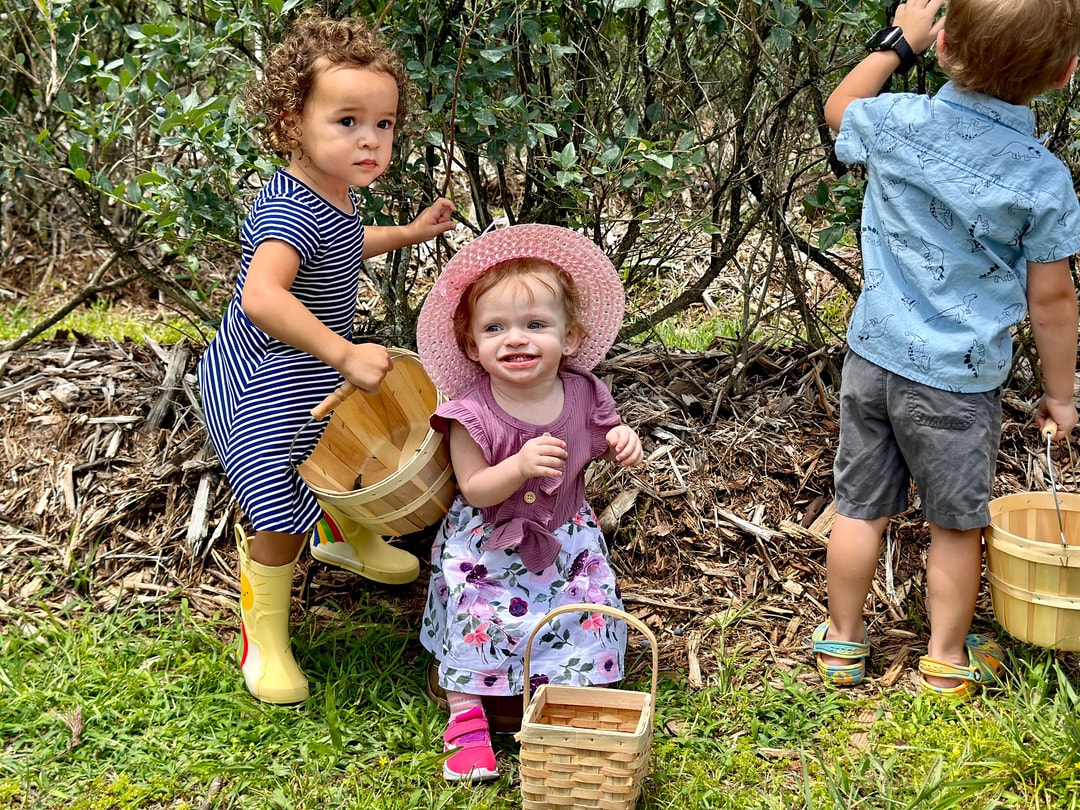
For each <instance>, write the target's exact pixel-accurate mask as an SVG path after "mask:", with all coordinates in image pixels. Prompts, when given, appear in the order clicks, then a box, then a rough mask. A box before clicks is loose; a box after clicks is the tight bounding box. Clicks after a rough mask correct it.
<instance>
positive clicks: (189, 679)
mask: <svg viewBox="0 0 1080 810" xmlns="http://www.w3.org/2000/svg"><path fill="white" fill-rule="evenodd" d="M728 621H729V622H735V621H738V617H737V616H734V617H729V620H728ZM711 637H713V638H717V637H718V638H720V639H722V638H723V633H722V628H721V632H718V633H714V634H713V635H712V636H711ZM234 638H235V617H234V616H231V615H223V616H218V617H215V618H214V619H206V618H203V617H200V616H196V615H194V614H192V613H191V612H190V611H188V610H187V608H186V605H185V603H183V602H180V603H172V604H170V606H169V608H168V609H167V610H165V609H162V610H160V611H159V610H154V609H153V608H150V607H138V608H136V607H131V608H125V609H122V610H118V611H115V612H112V613H100V612H94V611H93V610H92V609H90V608H89V607H88V606H85V605H81V604H75V603H73V604H69V605H68V606H66V608H65V612H64V613H62V614H58V613H48V612H42V613H37V614H35V615H27V614H18V613H13V612H11V611H10V610H8V611H7V612H5V613H4V616H3V623H2V629H0V808H12V809H14V808H26V807H33V808H73V809H76V810H106V809H111V808H175V809H179V808H202V807H213V808H316V807H317V808H344V807H350V808H352V807H363V808H374V809H375V810H395V809H396V808H466V809H467V810H480V808H487V809H488V810H502V808H507V810H509V808H517V807H520V794H519V791H518V788H517V783H516V772H515V765H516V744H515V743H514V742H513V740H512V739H511V738H502V737H501V738H498V741H497V748H498V749H499V756H500V759H501V761H502V763H503V775H502V776H501V777H500V779H499V780H498V781H496V782H494V783H492V784H489V785H486V786H482V787H477V788H472V789H470V788H468V787H464V786H451V785H448V784H447V783H445V782H444V781H443V779H442V776H441V756H440V754H439V749H440V735H441V732H442V728H443V724H444V722H445V718H444V716H443V712H442V711H441V710H440V709H438V708H437V707H436V706H434V705H433V704H432V703H431V702H430V701H429V700H428V699H427V698H426V697H425V696H424V693H423V687H422V684H423V672H424V667H425V666H426V660H425V658H424V656H422V655H421V654H420V650H419V647H418V645H417V643H416V639H415V633H414V632H413V629H412V628H410V627H408V626H405V624H404V623H403V622H402V621H401V619H400V614H399V613H398V611H397V610H396V609H395V605H394V604H393V603H380V604H369V603H366V602H363V601H362V602H361V603H360V604H359V606H358V607H355V608H354V609H352V611H351V612H350V613H348V614H340V615H338V616H337V617H336V618H333V617H332V618H329V619H328V618H326V617H325V616H322V615H320V616H318V617H316V616H315V615H314V614H309V615H308V617H307V618H306V619H305V620H304V621H303V622H302V623H301V624H300V625H299V626H298V627H297V628H295V633H294V646H295V649H296V653H297V658H298V660H299V662H300V664H301V666H302V667H303V668H304V669H305V671H306V672H307V673H308V675H309V678H310V680H311V683H312V697H311V698H310V699H309V700H308V701H307V702H306V703H305V704H303V705H302V706H299V707H294V708H288V707H275V706H268V705H263V704H260V703H257V702H256V701H254V700H253V699H251V698H250V697H249V696H248V695H247V693H246V691H245V690H244V687H243V684H242V681H241V679H240V676H239V673H238V671H237V668H236V665H235V662H234V657H233V652H234V650H233V641H234ZM702 653H703V654H707V655H710V656H712V659H713V660H711V661H709V662H708V663H709V666H708V671H715V672H716V673H717V674H716V676H715V677H714V679H713V682H712V683H711V684H710V685H708V686H707V687H706V688H704V689H700V690H695V689H691V688H689V687H688V686H687V685H686V684H685V683H684V682H683V681H682V680H681V679H679V678H672V677H669V678H665V679H663V680H662V681H661V684H660V688H659V693H658V701H657V714H656V737H655V740H654V743H653V748H652V758H651V763H652V773H651V775H650V777H649V778H648V780H647V782H646V786H645V793H644V795H643V797H642V800H641V802H640V803H639V805H638V806H639V808H641V810H658V809H659V808H672V809H675V808H677V809H678V810H689V809H690V808H792V807H799V808H952V807H957V808H979V810H982V808H987V807H1010V808H1015V807H1030V808H1076V807H1080V719H1078V716H1077V712H1076V710H1075V706H1076V701H1077V697H1078V695H1077V688H1076V685H1075V684H1073V683H1072V682H1070V681H1069V679H1068V678H1067V677H1066V675H1065V674H1064V672H1063V671H1062V669H1061V667H1060V665H1059V664H1058V662H1057V661H1056V660H1055V658H1054V657H1053V656H1052V655H1050V654H1047V653H1043V652H1041V651H1037V650H1032V649H1030V648H1021V650H1020V655H1021V656H1022V657H1019V658H1015V659H1014V660H1013V661H1012V662H1011V663H1012V666H1013V671H1014V673H1016V676H1015V677H1014V678H1013V680H1012V681H1011V682H1010V683H1009V684H1007V685H1006V688H1005V689H1003V690H1001V691H1000V692H996V693H994V694H992V695H990V696H988V697H987V698H985V699H979V700H977V701H975V702H974V703H972V704H969V705H965V706H960V707H956V708H953V707H949V706H943V705H942V704H941V703H940V702H938V701H935V700H932V699H923V698H916V699H914V700H912V699H911V697H910V696H909V695H908V694H906V693H904V692H903V691H901V690H899V689H894V690H886V691H885V692H884V693H883V694H881V695H879V696H874V697H872V698H866V697H863V698H860V699H853V698H852V697H851V696H850V693H845V692H841V691H835V690H825V689H823V688H821V687H820V686H818V685H817V684H816V683H811V684H810V685H805V684H802V683H800V682H799V681H798V680H797V679H796V678H795V677H793V676H792V675H789V674H786V673H783V672H779V671H777V672H770V673H767V674H766V677H765V678H762V677H760V675H755V674H754V673H756V672H759V671H758V670H757V669H756V668H755V667H756V664H755V663H754V662H751V661H746V660H742V659H741V658H740V656H739V653H738V650H729V649H726V648H725V646H724V645H723V643H722V641H721V642H720V643H719V646H717V647H715V648H713V649H712V650H709V651H706V650H703V651H702ZM637 688H642V685H641V684H638V685H637ZM868 714H870V715H873V716H874V717H875V720H874V722H873V723H872V724H870V728H869V731H868V733H866V732H867V729H866V724H865V718H866V717H867V715H868ZM861 732H862V734H860V733H861ZM860 737H861V740H860ZM856 741H859V742H858V743H857V742H856Z"/></svg>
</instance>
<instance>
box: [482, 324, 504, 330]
mask: <svg viewBox="0 0 1080 810" xmlns="http://www.w3.org/2000/svg"><path fill="white" fill-rule="evenodd" d="M501 329H502V327H500V326H499V325H498V324H497V323H489V324H488V325H487V326H485V327H484V331H485V332H498V331H500V330H501Z"/></svg>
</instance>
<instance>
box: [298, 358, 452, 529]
mask: <svg viewBox="0 0 1080 810" xmlns="http://www.w3.org/2000/svg"><path fill="white" fill-rule="evenodd" d="M393 354H394V367H393V368H392V369H391V370H390V372H389V373H387V375H386V377H385V378H384V379H383V382H382V386H381V387H380V388H379V392H378V393H377V394H367V393H364V392H363V391H354V392H353V393H352V394H351V395H350V396H349V397H348V398H347V399H345V400H344V401H343V402H341V403H340V404H339V405H337V407H335V408H334V413H333V416H332V417H331V419H330V424H329V425H327V427H326V431H325V432H324V433H323V435H322V438H321V439H320V440H319V443H318V445H316V447H315V450H314V451H313V452H312V454H311V456H310V457H308V459H307V460H306V461H305V462H304V463H303V464H301V465H300V467H299V471H300V476H301V477H302V478H303V479H304V481H305V482H306V483H307V485H308V486H309V487H310V488H311V491H312V492H313V493H314V494H315V497H316V499H317V500H318V501H319V504H320V505H321V506H322V507H323V509H325V510H326V511H327V512H328V513H329V514H330V515H331V516H333V517H340V516H344V517H346V518H348V519H350V520H352V521H355V522H356V523H358V524H360V525H361V526H363V527H365V528H367V529H368V530H370V531H371V532H373V533H374V534H377V535H381V536H385V537H400V536H401V535H404V534H409V533H411V532H415V531H418V530H420V529H424V528H427V527H428V526H431V525H434V524H435V523H437V522H438V521H440V520H441V519H442V517H443V515H445V514H446V512H447V510H448V509H449V508H450V504H451V503H452V502H453V500H454V494H455V492H456V488H455V485H454V479H453V475H452V472H453V471H452V470H451V467H450V451H449V448H448V446H447V442H446V440H445V438H444V437H443V436H442V435H441V434H440V433H437V432H436V431H434V430H432V429H431V426H430V424H429V419H430V417H431V414H432V413H434V412H435V409H436V408H437V407H438V406H439V405H440V404H441V403H442V402H443V397H442V395H441V394H440V393H439V392H438V390H437V389H436V388H435V385H434V384H433V383H432V382H431V380H430V379H429V378H428V376H427V373H426V372H425V371H424V368H423V366H422V365H421V364H420V358H419V357H418V356H417V355H416V354H414V353H413V352H406V351H404V350H400V349H399V350H395V351H394V352H393Z"/></svg>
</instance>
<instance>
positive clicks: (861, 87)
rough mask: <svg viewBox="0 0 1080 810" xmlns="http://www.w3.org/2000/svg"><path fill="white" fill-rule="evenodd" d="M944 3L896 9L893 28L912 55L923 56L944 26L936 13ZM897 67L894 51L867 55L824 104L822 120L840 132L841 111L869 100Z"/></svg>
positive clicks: (916, 1)
mask: <svg viewBox="0 0 1080 810" xmlns="http://www.w3.org/2000/svg"><path fill="white" fill-rule="evenodd" d="M944 4H945V0H907V2H906V3H901V4H900V5H899V6H898V7H897V9H896V17H895V18H894V19H893V25H896V26H899V27H900V28H902V29H904V39H905V40H906V41H907V44H908V45H909V46H910V47H911V50H912V51H914V52H915V53H922V52H923V51H925V50H926V49H927V48H929V47H930V46H931V45H932V44H933V43H934V40H935V39H937V36H938V32H939V31H941V30H942V29H943V28H944V27H945V18H944V17H942V18H940V19H937V14H938V12H939V11H940V10H941V7H942V6H943V5H944ZM899 65H900V57H899V56H897V55H896V52H895V51H879V52H875V53H871V54H869V55H868V56H867V57H866V58H865V59H863V60H862V61H861V62H859V64H857V65H856V66H855V67H854V68H852V70H851V72H850V73H848V75H847V76H845V77H844V79H843V81H841V82H840V84H838V85H837V86H836V89H835V90H833V92H832V95H830V96H829V100H828V101H826V102H825V121H826V123H828V125H829V127H830V128H831V129H832V130H833V131H834V132H839V131H840V122H841V121H843V119H844V110H846V109H847V108H848V105H849V104H850V103H851V102H852V101H854V100H855V99H857V98H872V97H873V96H876V95H877V94H878V92H880V90H881V87H882V85H884V84H885V82H886V81H887V80H888V78H889V77H890V76H891V75H892V74H893V71H895V70H896V68H897V67H899Z"/></svg>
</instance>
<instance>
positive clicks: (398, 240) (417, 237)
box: [364, 197, 457, 259]
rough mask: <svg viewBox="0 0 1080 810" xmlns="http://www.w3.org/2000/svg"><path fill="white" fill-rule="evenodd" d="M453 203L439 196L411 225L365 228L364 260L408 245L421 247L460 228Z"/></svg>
mask: <svg viewBox="0 0 1080 810" xmlns="http://www.w3.org/2000/svg"><path fill="white" fill-rule="evenodd" d="M456 210H457V209H456V207H455V206H454V204H453V203H452V202H451V201H450V200H448V199H446V198H445V197H440V198H439V199H437V200H436V201H435V202H433V203H432V204H431V205H429V206H428V207H427V208H425V209H424V210H423V211H421V212H420V214H419V215H418V216H417V217H416V219H414V220H413V221H412V222H410V223H409V224H408V225H369V226H368V227H366V228H365V229H364V258H365V259H370V258H371V257H373V256H381V255H382V254H384V253H389V252H390V251H391V250H398V249H399V248H403V247H406V246H407V245H418V244H420V243H421V242H427V241H428V240H429V239H434V238H435V237H436V236H438V235H439V234H443V233H446V232H447V231H449V230H452V229H454V228H456V227H457V223H456V222H454V220H453V218H452V215H453V213H454V211H456Z"/></svg>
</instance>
